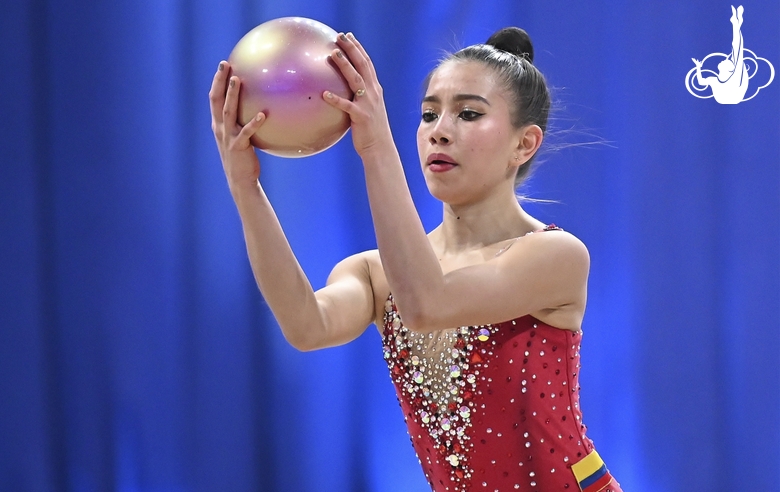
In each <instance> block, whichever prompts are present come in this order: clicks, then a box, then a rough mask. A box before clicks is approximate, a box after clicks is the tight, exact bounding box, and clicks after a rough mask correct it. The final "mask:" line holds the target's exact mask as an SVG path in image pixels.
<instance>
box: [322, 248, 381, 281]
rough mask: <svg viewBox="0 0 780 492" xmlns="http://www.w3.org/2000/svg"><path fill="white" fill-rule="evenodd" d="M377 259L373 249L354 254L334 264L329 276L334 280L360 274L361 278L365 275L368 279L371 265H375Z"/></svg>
mask: <svg viewBox="0 0 780 492" xmlns="http://www.w3.org/2000/svg"><path fill="white" fill-rule="evenodd" d="M378 258H379V252H378V251H377V250H375V249H374V250H369V251H362V252H360V253H355V254H353V255H351V256H347V257H346V258H344V259H343V260H341V261H340V262H338V263H336V266H335V267H333V270H332V271H331V274H330V276H331V277H333V278H336V277H339V276H342V275H348V274H353V275H355V274H360V275H361V276H363V275H365V276H366V277H368V276H370V273H371V272H370V271H371V268H372V266H373V265H372V264H375V263H376V261H377V260H378Z"/></svg>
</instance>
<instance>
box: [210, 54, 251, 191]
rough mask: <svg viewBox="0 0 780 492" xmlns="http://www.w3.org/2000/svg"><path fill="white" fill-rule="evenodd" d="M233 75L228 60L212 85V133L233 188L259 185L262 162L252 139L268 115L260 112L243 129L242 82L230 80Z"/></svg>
mask: <svg viewBox="0 0 780 492" xmlns="http://www.w3.org/2000/svg"><path fill="white" fill-rule="evenodd" d="M229 74H230V65H229V64H228V63H227V62H226V61H223V62H220V64H219V69H218V70H217V73H216V74H215V75H214V80H213V82H212V83H211V90H210V91H209V102H210V104H211V130H212V131H213V132H214V137H215V138H216V140H217V148H218V149H219V156H220V157H221V158H222V167H223V169H224V170H225V176H226V177H227V180H228V184H229V185H230V187H231V189H232V188H233V187H234V186H236V185H239V184H244V183H247V184H251V185H252V186H255V185H256V183H257V179H258V178H259V177H260V161H259V160H258V158H257V154H256V153H255V149H254V147H252V144H251V143H250V142H249V137H251V136H252V135H253V134H254V133H255V132H257V130H258V129H259V128H260V126H262V124H263V123H264V122H265V114H263V113H262V112H261V113H258V114H257V116H255V117H254V118H253V119H252V121H250V122H249V123H247V124H246V125H245V126H243V127H242V126H241V125H240V124H239V123H238V121H237V117H238V91H239V89H240V88H241V80H240V79H239V78H238V77H236V76H232V77H229ZM228 77H229V78H228ZM226 86H227V88H226Z"/></svg>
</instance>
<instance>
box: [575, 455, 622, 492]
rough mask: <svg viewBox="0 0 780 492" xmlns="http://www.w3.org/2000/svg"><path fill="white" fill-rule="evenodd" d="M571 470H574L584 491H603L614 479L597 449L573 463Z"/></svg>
mask: <svg viewBox="0 0 780 492" xmlns="http://www.w3.org/2000/svg"><path fill="white" fill-rule="evenodd" d="M571 471H573V472H574V477H575V478H576V479H577V482H579V485H580V490H581V491H582V492H601V491H603V490H604V489H606V488H607V486H608V485H609V484H610V483H612V481H613V480H614V478H612V475H610V473H609V470H607V465H605V464H604V461H603V460H602V459H601V456H599V454H598V453H597V452H596V450H595V449H594V450H593V451H591V452H590V453H588V455H587V456H586V457H584V458H583V459H582V460H580V461H579V462H577V463H575V464H573V465H572V466H571Z"/></svg>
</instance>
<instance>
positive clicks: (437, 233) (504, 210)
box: [431, 192, 543, 256]
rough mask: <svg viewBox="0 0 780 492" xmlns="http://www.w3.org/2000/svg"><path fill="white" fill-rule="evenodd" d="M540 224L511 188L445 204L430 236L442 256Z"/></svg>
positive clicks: (460, 251)
mask: <svg viewBox="0 0 780 492" xmlns="http://www.w3.org/2000/svg"><path fill="white" fill-rule="evenodd" d="M542 226H543V224H542V223H541V222H539V221H538V220H536V219H534V218H533V217H531V216H530V215H528V214H527V213H526V212H525V210H523V208H522V207H521V206H520V204H519V203H518V202H517V198H516V197H515V195H514V192H512V193H511V194H503V193H502V194H500V195H499V194H496V195H494V196H491V197H488V198H486V199H485V200H483V201H480V202H477V203H472V204H467V205H451V204H447V203H445V204H444V218H443V220H442V223H441V225H440V226H439V227H437V228H436V229H435V230H434V231H433V232H432V237H431V239H432V240H433V241H434V242H435V243H436V244H437V245H438V248H437V249H438V250H439V252H440V253H439V254H440V255H442V256H446V255H452V254H458V253H463V252H467V251H470V250H475V249H480V248H482V247H484V246H488V245H491V244H496V243H498V242H500V241H504V240H506V239H511V238H515V237H519V236H522V235H524V234H526V233H528V232H530V231H533V230H537V229H539V228H540V227H542Z"/></svg>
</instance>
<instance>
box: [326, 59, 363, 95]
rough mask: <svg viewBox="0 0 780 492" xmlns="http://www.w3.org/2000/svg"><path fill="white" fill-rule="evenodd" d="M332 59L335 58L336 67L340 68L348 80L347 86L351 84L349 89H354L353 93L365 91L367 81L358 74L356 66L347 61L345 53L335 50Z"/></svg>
mask: <svg viewBox="0 0 780 492" xmlns="http://www.w3.org/2000/svg"><path fill="white" fill-rule="evenodd" d="M331 58H333V61H334V62H335V63H336V66H338V67H339V70H341V74H342V75H343V76H344V78H345V79H346V81H347V84H349V88H350V89H352V92H356V91H358V90H359V89H365V87H366V84H365V80H364V79H363V77H362V76H361V75H360V74H359V73H358V71H357V69H355V66H354V65H353V64H352V62H351V61H350V60H348V59H347V57H346V55H345V54H344V52H343V51H341V50H338V49H337V50H333V54H332V55H331Z"/></svg>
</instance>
